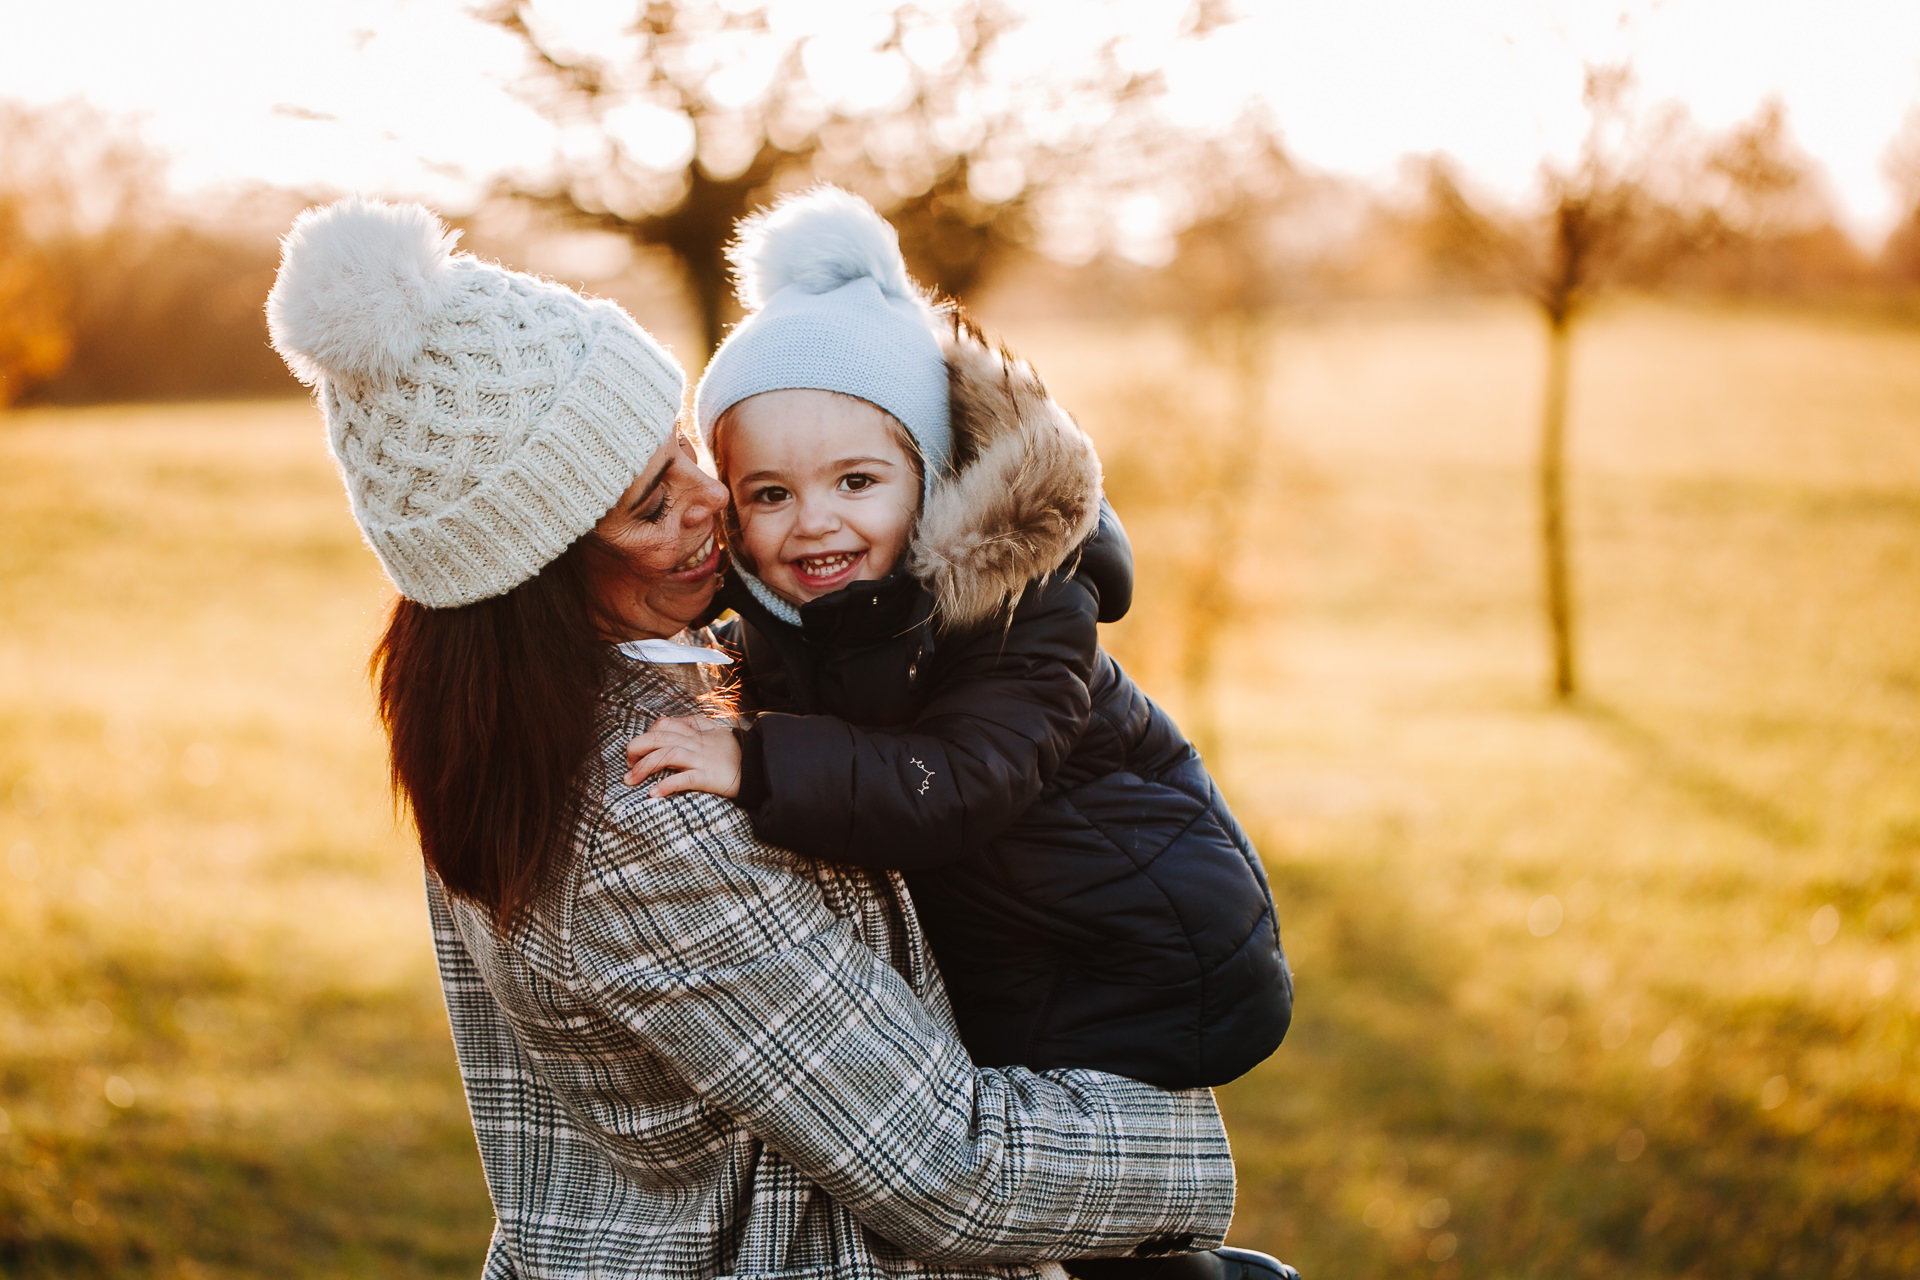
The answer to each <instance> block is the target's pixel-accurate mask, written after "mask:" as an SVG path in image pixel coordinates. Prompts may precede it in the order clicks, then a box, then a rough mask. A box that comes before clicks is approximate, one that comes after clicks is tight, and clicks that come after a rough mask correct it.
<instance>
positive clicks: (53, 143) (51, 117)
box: [0, 102, 157, 408]
mask: <svg viewBox="0 0 1920 1280" xmlns="http://www.w3.org/2000/svg"><path fill="white" fill-rule="evenodd" d="M156 175H157V165H156V162H155V161H154V160H153V159H152V157H151V156H150V155H148V154H147V153H146V152H145V151H144V150H143V149H141V148H140V147H139V146H138V145H137V143H135V142H134V141H133V140H132V139H130V138H128V137H127V136H125V135H124V134H123V133H121V132H119V131H116V130H115V129H113V128H112V127H111V126H110V125H109V124H108V122H107V121H106V120H105V119H104V118H102V117H101V116H100V115H99V114H98V113H96V112H94V111H91V110H89V109H87V108H85V107H82V106H79V105H67V106H61V107H51V108H39V109H36V108H29V107H25V106H21V105H18V104H13V103H4V102H0V408H5V407H6V406H7V405H8V404H9V403H11V402H13V401H16V400H18V399H20V397H21V396H23V395H24V394H26V393H28V392H29V391H31V390H33V389H34V388H35V387H36V386H38V385H39V384H41V383H43V382H45V381H46V380H47V379H49V378H51V377H53V376H54V375H56V374H58V373H59V372H60V370H61V369H62V368H64V367H65V365H66V363H67V361H68V359H69V357H70V356H71V354H72V352H73V348H74V317H73V304H74V296H73V295H74V293H75V291H76V290H75V287H74V285H75V282H74V279H73V277H74V270H73V268H74V264H75V261H76V259H78V258H80V257H82V256H84V255H85V254H86V253H87V251H88V249H89V247H90V246H92V245H93V244H95V243H97V242H99V241H100V240H101V239H102V238H103V237H105V236H106V235H108V234H109V233H111V232H112V231H116V230H119V229H123V228H131V227H133V226H135V225H136V223H137V218H138V212H139V208H140V205H141V203H142V199H143V197H144V196H146V195H147V194H148V193H150V192H151V191H152V190H153V189H154V185H155V182H154V180H155V177H156Z"/></svg>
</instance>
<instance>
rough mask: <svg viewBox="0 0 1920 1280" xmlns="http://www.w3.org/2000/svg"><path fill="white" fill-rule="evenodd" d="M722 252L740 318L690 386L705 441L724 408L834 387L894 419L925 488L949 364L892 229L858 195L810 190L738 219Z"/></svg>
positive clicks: (945, 435) (940, 427)
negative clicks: (913, 448)
mask: <svg viewBox="0 0 1920 1280" xmlns="http://www.w3.org/2000/svg"><path fill="white" fill-rule="evenodd" d="M727 256H728V257H729V259H731V261H732V262H733V269H734V281H735V288H736V290H737V291H738V293H739V295H740V301H741V303H742V304H743V305H744V306H745V307H746V309H747V318H746V319H744V320H742V321H741V322H740V323H739V324H737V325H735V326H734V329H733V332H732V333H731V334H729V335H728V336H727V340H726V341H725V342H723V343H721V344H720V349H719V350H718V351H716V352H714V354H713V359H712V360H711V361H709V362H708V364H707V371H706V373H705V374H704V375H703V376H702V377H701V379H700V385H699V386H698V387H697V388H696V389H695V391H694V395H693V416H694V421H695V423H696V424H697V425H698V426H699V428H700V435H701V438H702V439H703V440H705V441H706V442H707V445H708V447H712V444H713V424H714V423H715V422H716V421H718V420H719V418H720V415H721V414H723V413H725V412H726V411H727V410H728V409H731V408H732V407H733V406H734V405H736V404H739V403H740V402H741V401H742V400H745V399H746V398H747V397H749V396H757V395H759V394H760V393H761V392H763V391H788V390H795V389H805V390H813V391H838V392H840V393H841V394H842V395H849V396H855V397H858V398H859V399H861V400H865V401H867V402H868V403H869V404H872V405H875V406H876V407H878V408H881V409H884V410H885V411H886V412H888V413H890V414H892V415H893V416H894V417H895V418H897V419H898V420H899V421H900V424H901V425H902V426H904V427H905V428H906V429H907V432H908V434H910V435H911V436H912V437H913V439H914V442H915V443H916V444H918V445H919V446H920V456H921V461H922V463H923V473H924V474H923V490H922V491H923V493H924V492H927V491H930V490H931V489H932V487H933V484H934V481H935V480H936V479H937V478H938V477H939V476H940V475H942V474H943V473H944V472H945V471H946V468H947V461H948V458H949V457H950V455H951V454H952V452H953V447H952V446H953V434H952V431H951V430H950V428H949V426H948V422H947V362H946V357H945V356H944V355H943V354H942V353H941V350H940V340H939V338H938V337H937V336H936V333H935V326H936V324H937V323H938V320H937V317H936V315H935V313H934V310H933V307H932V306H931V304H930V303H929V302H928V300H927V297H926V295H925V294H924V293H922V292H921V291H920V289H919V287H918V286H916V285H915V284H914V282H913V280H912V278H911V277H909V276H908V275H907V264H906V260H905V259H903V258H902V257H901V256H900V238H899V237H898V236H897V235H896V234H894V230H893V228H892V227H890V226H888V225H887V223H886V221H885V220H884V219H883V218H881V216H880V215H879V214H877V213H875V212H874V210H873V206H872V205H870V204H868V203H867V202H866V201H865V200H862V199H861V198H860V197H859V196H856V195H853V194H851V193H850V192H847V191H842V190H841V189H840V188H838V187H828V186H819V187H813V188H811V189H810V190H807V191H802V192H799V193H796V194H794V195H790V196H787V197H786V198H784V199H782V200H781V201H780V202H779V203H777V204H775V205H774V206H773V208H771V209H769V210H767V211H766V212H764V213H758V214H755V215H753V216H752V217H750V218H745V219H742V220H741V223H740V230H739V234H738V235H737V236H736V237H735V239H734V243H733V246H732V248H731V249H729V250H728V255H727Z"/></svg>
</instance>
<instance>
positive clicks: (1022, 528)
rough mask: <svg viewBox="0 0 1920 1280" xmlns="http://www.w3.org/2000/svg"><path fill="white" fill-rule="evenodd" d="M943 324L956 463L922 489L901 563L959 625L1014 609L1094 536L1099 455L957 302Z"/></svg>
mask: <svg viewBox="0 0 1920 1280" xmlns="http://www.w3.org/2000/svg"><path fill="white" fill-rule="evenodd" d="M949 319H950V324H949V325H948V327H947V331H946V332H943V333H942V334H941V347H942V349H943V350H944V351H945V353H946V357H947V383H948V388H949V394H950V404H951V421H952V426H953V454H952V457H953V463H952V470H951V472H950V473H949V474H948V475H946V476H943V477H940V478H939V479H938V480H937V481H936V482H935V484H934V486H933V489H932V491H931V492H930V493H929V494H928V496H927V501H926V505H925V508H924V509H923V510H922V511H921V513H920V522H919V526H918V528H917V529H916V531H915V533H914V539H913V545H912V546H911V547H910V548H909V549H908V553H907V569H908V572H910V573H912V574H913V575H914V576H915V577H916V578H919V579H920V580H921V581H922V582H924V583H925V584H926V585H927V586H928V588H929V589H930V590H931V591H932V592H933V596H934V602H935V608H936V610H937V616H938V617H939V618H940V620H941V622H942V624H943V625H946V626H951V627H955V628H960V629H964V628H968V627H973V626H977V625H979V624H980V623H983V622H986V621H987V620H989V619H991V618H993V617H994V616H995V615H997V614H999V613H1000V612H1001V611H1003V610H1004V611H1007V612H1009V613H1010V612H1011V611H1012V609H1013V607H1014V605H1016V604H1018V603H1019V601H1020V595H1021V593H1022V592H1023V591H1024V590H1025V589H1026V586H1027V584H1028V583H1029V582H1031V581H1033V580H1034V579H1036V578H1045V577H1047V576H1048V575H1050V574H1052V573H1054V572H1055V571H1057V570H1058V569H1059V568H1060V567H1061V566H1062V565H1063V564H1065V563H1066V560H1067V557H1068V556H1070V555H1072V554H1073V551H1074V548H1076V547H1078V546H1079V545H1080V544H1081V543H1082V542H1084V541H1085V540H1086V539H1087V538H1088V537H1089V536H1090V535H1091V534H1092V533H1093V531H1094V528H1095V526H1097V525H1098V524H1099V521H1100V456H1099V454H1097V453H1096V452H1095V451H1094V447H1093V441H1091V440H1089V439H1088V438H1087V435H1086V433H1085V432H1084V431H1082V430H1080V428H1079V426H1078V425H1077V424H1076V423H1075V422H1074V420H1073V419H1072V418H1071V417H1069V416H1068V414H1067V411H1066V410H1065V409H1062V408H1061V407H1060V406H1059V405H1058V404H1056V403H1054V401H1053V398H1052V397H1051V396H1049V395H1048V394H1047V389H1046V387H1045V386H1044V385H1042V383H1041V381H1040V376H1039V375H1038V374H1036V373H1035V372H1034V371H1033V368H1032V366H1030V365H1028V364H1027V363H1026V362H1025V361H1023V360H1021V359H1019V358H1018V357H1017V356H1015V355H1014V354H1013V353H1012V352H1011V351H1008V350H1007V349H1006V348H1005V347H1000V348H998V349H995V348H994V347H991V346H989V345H988V343H987V341H986V338H985V337H984V336H983V335H982V334H981V332H980V330H979V328H978V327H976V326H975V325H974V324H973V322H972V321H971V320H969V319H967V317H966V316H965V315H964V314H963V313H961V312H960V311H959V309H958V308H952V307H950V308H949Z"/></svg>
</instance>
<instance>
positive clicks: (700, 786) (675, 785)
mask: <svg viewBox="0 0 1920 1280" xmlns="http://www.w3.org/2000/svg"><path fill="white" fill-rule="evenodd" d="M713 789H714V787H713V783H712V782H711V781H710V780H709V779H708V778H707V775H706V771H705V770H704V769H682V770H680V771H679V772H678V773H670V774H668V775H667V776H666V777H664V778H662V779H660V781H658V782H656V783H654V784H653V789H652V790H651V791H648V792H647V794H648V795H650V796H652V797H653V798H654V799H656V800H663V799H665V798H666V797H668V796H671V795H677V794H679V793H680V792H682V791H708V792H711V791H713Z"/></svg>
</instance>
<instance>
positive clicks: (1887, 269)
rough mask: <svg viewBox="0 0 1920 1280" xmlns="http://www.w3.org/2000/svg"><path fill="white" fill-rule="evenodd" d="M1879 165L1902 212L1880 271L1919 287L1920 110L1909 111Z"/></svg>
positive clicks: (1888, 276) (1896, 280)
mask: <svg viewBox="0 0 1920 1280" xmlns="http://www.w3.org/2000/svg"><path fill="white" fill-rule="evenodd" d="M1880 163H1881V169H1882V170H1883V171H1884V172H1885V174H1886V176H1887V181H1888V182H1890V183H1892V184H1893V190H1894V195H1895V197H1896V198H1897V199H1898V200H1899V201H1900V209H1901V217H1900V221H1899V222H1898V223H1896V224H1895V225H1894V228H1893V232H1892V233H1891V234H1890V235H1888V236H1887V243H1886V245H1885V246H1884V247H1883V248H1882V249H1881V251H1880V269H1881V271H1882V273H1883V274H1884V275H1885V276H1886V277H1887V278H1888V279H1890V280H1892V281H1893V282H1894V283H1896V284H1904V285H1913V284H1920V107H1914V108H1912V109H1911V110H1909V111H1908V112H1907V115H1906V119H1904V120H1903V121H1901V124H1900V131H1899V132H1898V133H1897V134H1895V135H1894V138H1893V141H1892V142H1891V143H1889V144H1888V146H1887V151H1886V154H1885V155H1884V156H1883V157H1882V158H1881V162H1880Z"/></svg>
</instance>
